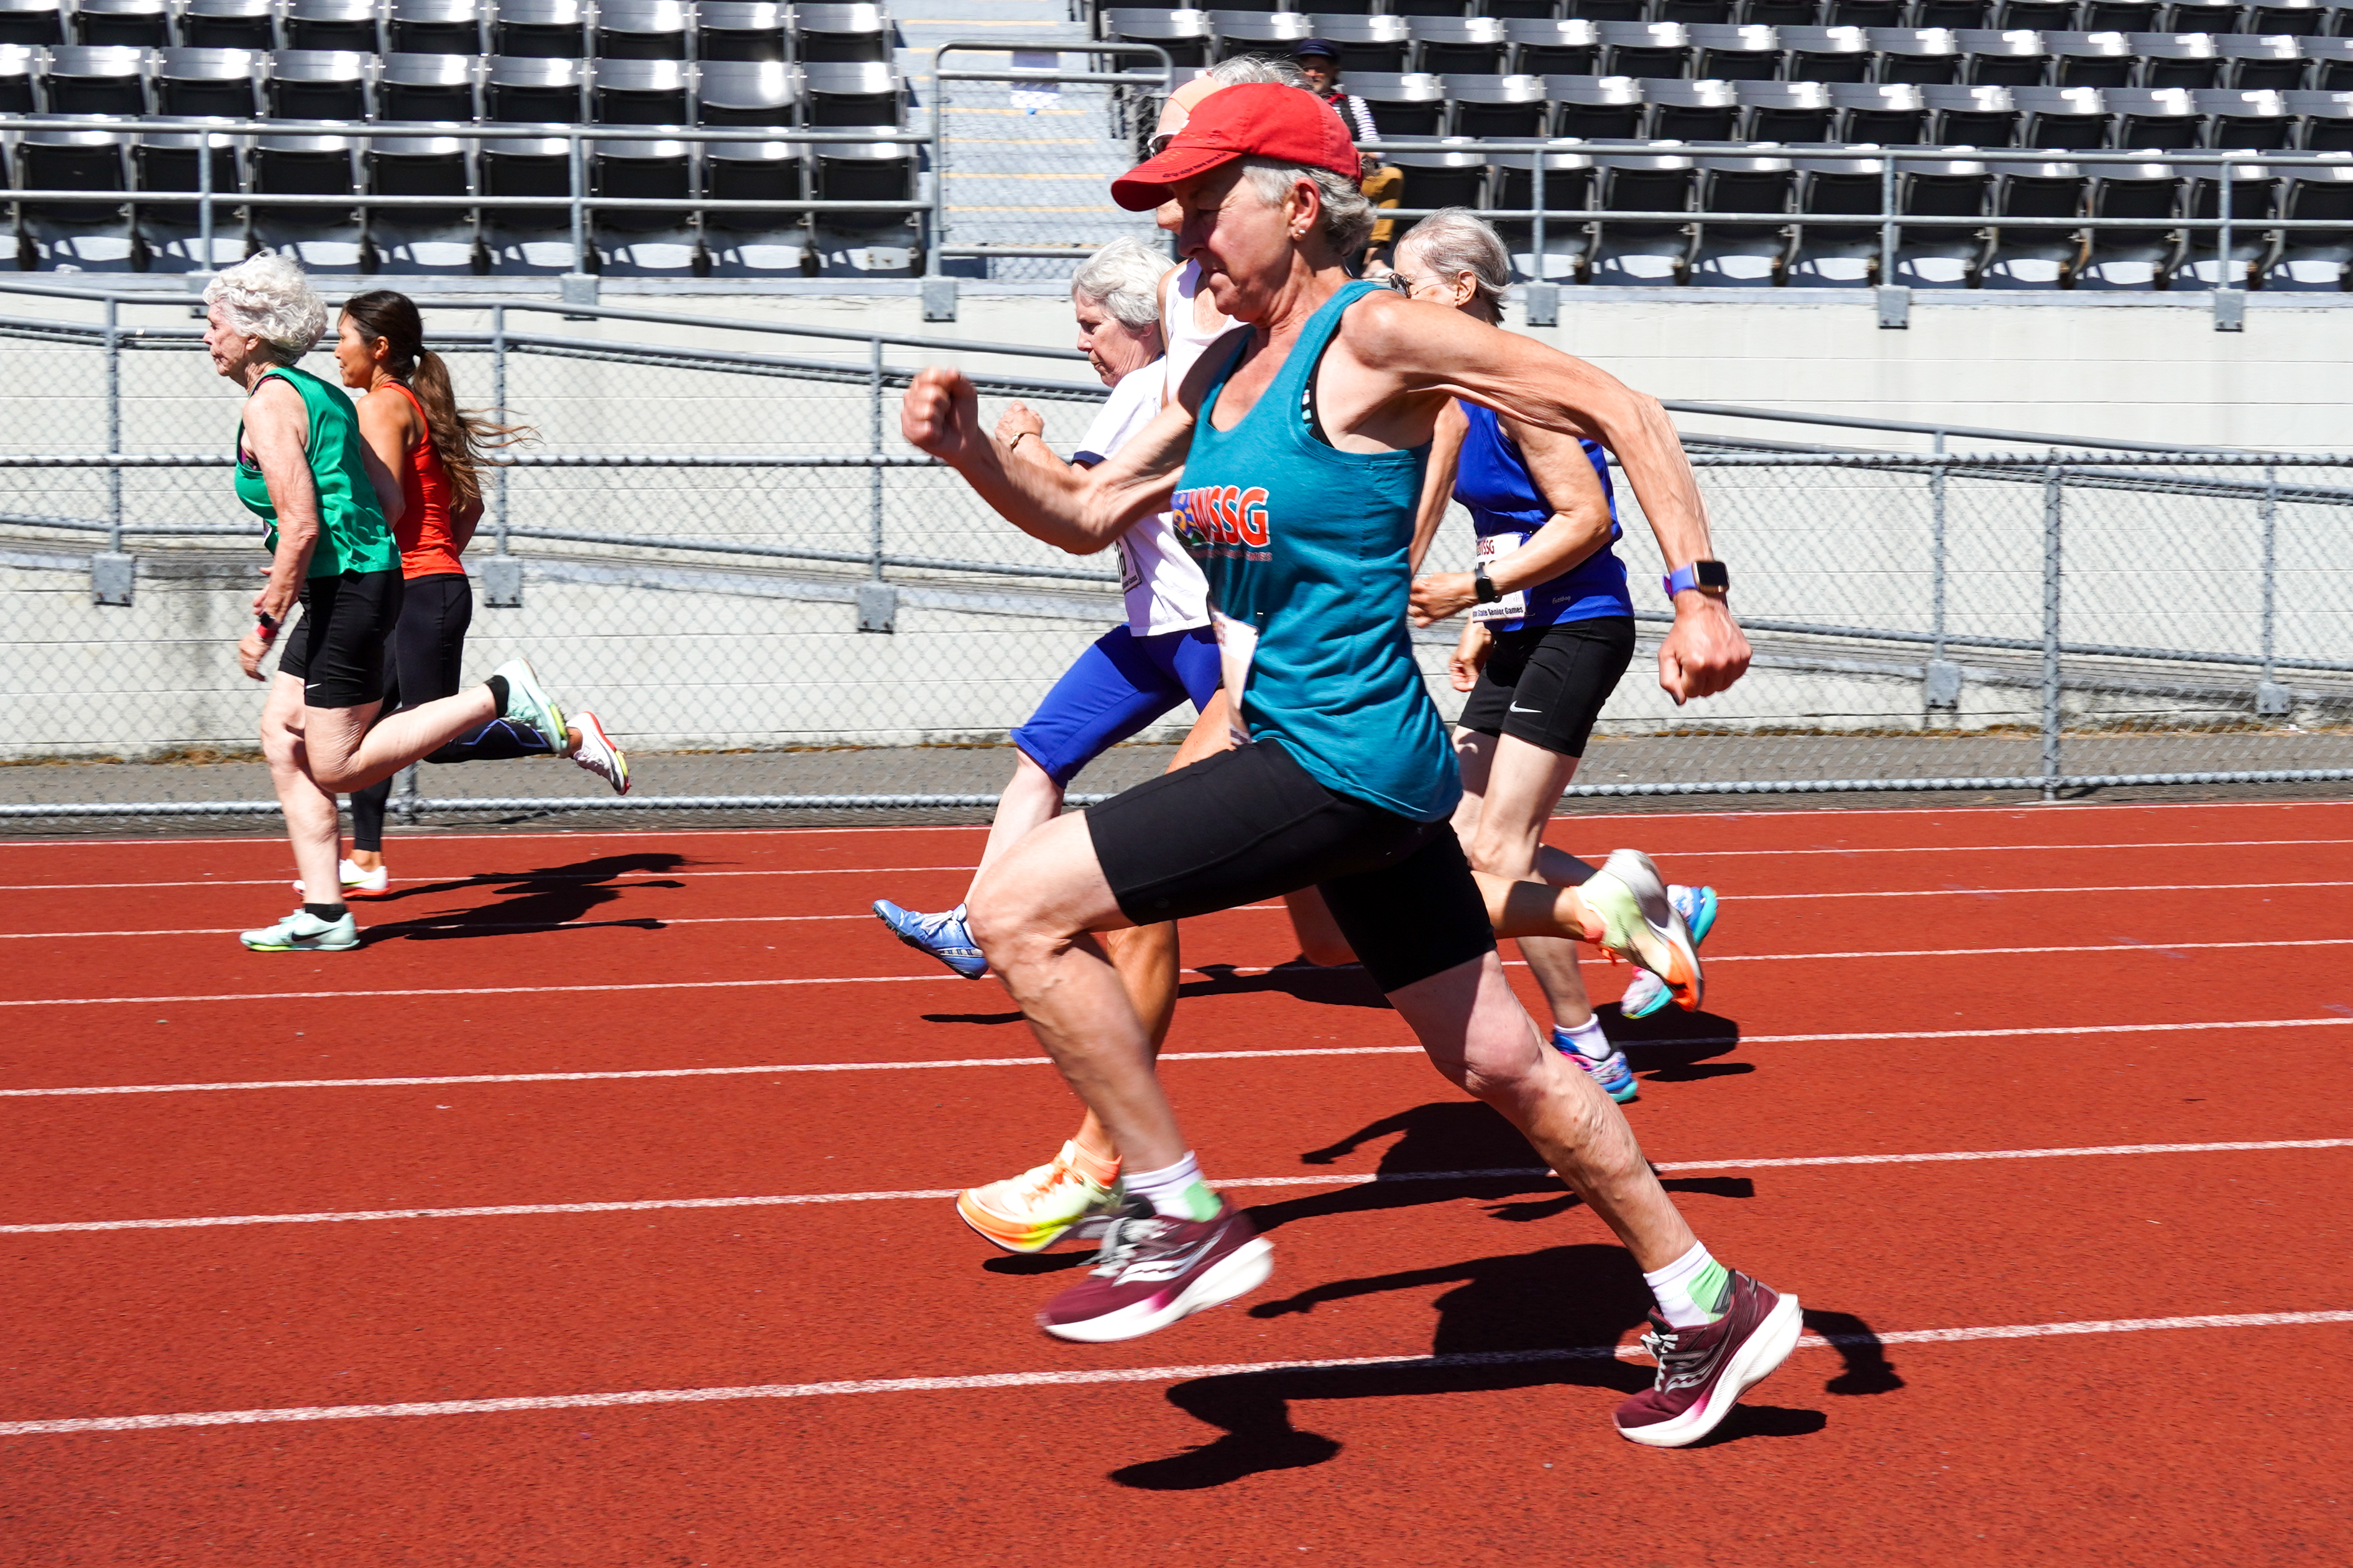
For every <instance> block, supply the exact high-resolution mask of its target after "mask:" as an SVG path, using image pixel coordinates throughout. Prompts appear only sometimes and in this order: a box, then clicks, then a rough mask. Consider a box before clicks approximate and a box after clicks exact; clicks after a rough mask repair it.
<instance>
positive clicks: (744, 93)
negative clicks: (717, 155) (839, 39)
mask: <svg viewBox="0 0 2353 1568" xmlns="http://www.w3.org/2000/svg"><path fill="white" fill-rule="evenodd" d="M696 74H697V77H698V82H697V86H696V94H695V121H696V123H697V124H701V125H790V124H791V123H792V122H793V115H794V113H795V111H796V110H797V108H798V107H799V98H800V91H799V72H798V71H797V68H794V67H792V66H788V65H786V64H785V63H784V62H783V61H781V60H706V61H704V62H703V64H702V68H700V70H699V71H698V72H697V73H696ZM725 145H727V143H725V142H711V143H708V144H707V146H706V150H707V151H710V150H715V149H717V148H719V147H722V146H725ZM751 145H754V146H765V145H768V143H765V142H755V143H751ZM752 161H753V162H754V163H758V162H763V161H765V160H764V159H762V158H754V159H753V160H752ZM753 199H755V198H753V197H748V196H747V197H745V198H744V200H747V201H748V200H753Z"/></svg>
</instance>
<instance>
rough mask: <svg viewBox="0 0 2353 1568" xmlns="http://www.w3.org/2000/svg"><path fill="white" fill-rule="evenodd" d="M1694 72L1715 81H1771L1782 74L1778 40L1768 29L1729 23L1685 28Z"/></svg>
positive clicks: (1698, 23) (1697, 23) (1772, 31)
mask: <svg viewBox="0 0 2353 1568" xmlns="http://www.w3.org/2000/svg"><path fill="white" fill-rule="evenodd" d="M1686 30H1687V31H1688V32H1689V33H1690V35H1691V41H1692V47H1693V48H1694V50H1695V51H1696V56H1695V58H1694V60H1693V63H1692V69H1693V71H1694V73H1695V74H1696V75H1698V76H1701V77H1704V78H1706V79H1710V80H1714V81H1771V80H1773V79H1776V78H1777V77H1778V76H1779V75H1780V74H1781V39H1780V37H1779V35H1778V34H1777V33H1775V32H1774V30H1773V29H1772V28H1770V27H1758V26H1741V25H1739V24H1736V23H1729V22H1723V23H1718V22H1693V23H1690V24H1687V28H1686Z"/></svg>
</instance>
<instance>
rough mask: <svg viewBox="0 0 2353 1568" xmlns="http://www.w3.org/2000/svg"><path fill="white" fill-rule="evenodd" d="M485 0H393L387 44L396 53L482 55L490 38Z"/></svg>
mask: <svg viewBox="0 0 2353 1568" xmlns="http://www.w3.org/2000/svg"><path fill="white" fill-rule="evenodd" d="M487 10H488V7H487V5H485V4H484V0H392V4H391V5H390V7H389V8H388V9H387V10H386V11H385V39H386V46H387V47H388V48H389V49H390V50H391V52H392V53H394V54H396V55H479V54H481V53H482V52H483V50H484V45H485V44H486V43H487V41H488V39H487V37H486V36H485V35H486V34H487V33H488V31H489V29H488V26H487V25H486V24H487V23H488V22H489V20H490V18H489V16H488V15H487Z"/></svg>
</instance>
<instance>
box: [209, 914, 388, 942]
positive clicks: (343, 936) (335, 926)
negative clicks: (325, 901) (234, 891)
mask: <svg viewBox="0 0 2353 1568" xmlns="http://www.w3.org/2000/svg"><path fill="white" fill-rule="evenodd" d="M237 941H239V942H243V943H245V945H246V946H248V947H249V948H251V949H252V950H253V951H254V952H343V951H344V950H346V949H348V948H354V947H357V946H359V944H360V928H359V924H358V922H357V921H353V919H352V911H351V910H344V911H343V918H342V919H341V920H333V921H322V920H321V919H320V918H319V917H318V916H316V915H314V914H312V913H311V911H310V910H295V911H294V912H293V913H292V914H290V915H288V916H287V917H286V918H285V919H284V920H282V921H279V922H278V923H277V924H276V925H274V926H264V927H262V928H261V929H260V930H259V931H239V932H237Z"/></svg>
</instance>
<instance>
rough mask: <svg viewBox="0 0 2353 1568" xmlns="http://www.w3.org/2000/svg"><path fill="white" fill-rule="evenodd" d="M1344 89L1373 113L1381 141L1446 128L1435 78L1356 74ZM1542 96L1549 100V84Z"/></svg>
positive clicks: (1393, 73)
mask: <svg viewBox="0 0 2353 1568" xmlns="http://www.w3.org/2000/svg"><path fill="white" fill-rule="evenodd" d="M1344 85H1345V87H1346V88H1347V89H1348V90H1349V91H1350V92H1351V93H1354V94H1355V95H1356V97H1358V98H1361V99H1363V100H1365V106H1366V108H1367V109H1370V110H1372V111H1373V123H1374V124H1375V125H1377V126H1378V127H1380V132H1381V134H1382V135H1383V136H1384V137H1388V136H1436V135H1438V134H1440V132H1442V131H1443V130H1444V129H1445V125H1446V88H1445V86H1444V84H1443V83H1441V82H1440V80H1439V79H1437V78H1436V77H1434V76H1428V75H1424V74H1422V73H1420V72H1416V71H1406V72H1396V71H1360V72H1358V73H1357V74H1356V75H1355V76H1352V77H1349V78H1347V79H1345V83H1344ZM1545 96H1546V98H1547V99H1549V98H1550V97H1552V92H1551V83H1550V82H1546V92H1545Z"/></svg>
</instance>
